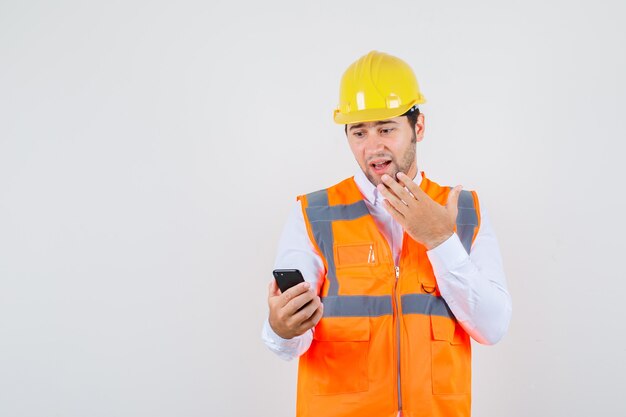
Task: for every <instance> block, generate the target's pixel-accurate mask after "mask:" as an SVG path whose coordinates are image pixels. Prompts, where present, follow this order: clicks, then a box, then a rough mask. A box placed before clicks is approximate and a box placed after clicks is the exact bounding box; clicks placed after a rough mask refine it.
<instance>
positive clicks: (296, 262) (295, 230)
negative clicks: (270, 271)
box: [261, 201, 324, 360]
mask: <svg viewBox="0 0 626 417" xmlns="http://www.w3.org/2000/svg"><path fill="white" fill-rule="evenodd" d="M283 268H285V269H294V268H295V269H299V270H300V272H302V276H303V277H304V280H305V281H307V282H309V283H310V284H311V288H315V289H316V292H317V294H319V290H320V286H321V283H322V281H321V279H320V278H321V277H322V275H323V273H324V262H323V261H322V258H321V257H320V256H319V254H318V253H317V251H316V249H315V247H314V246H313V244H312V243H311V240H310V239H309V235H308V233H307V230H306V225H305V224H304V216H303V214H302V206H301V203H300V201H297V202H296V204H295V205H294V207H293V208H292V210H291V212H290V214H289V217H288V218H287V223H286V224H285V227H284V229H283V232H282V234H281V236H280V239H279V241H278V251H277V254H276V260H275V262H274V269H283ZM261 338H262V339H263V342H264V343H265V345H266V346H267V347H268V348H269V349H270V350H271V351H272V352H274V353H276V355H278V357H280V358H282V359H285V360H291V359H293V358H296V357H298V356H300V355H302V354H303V353H304V352H306V351H307V349H308V348H309V346H311V342H312V340H313V330H312V329H311V330H308V331H307V332H305V333H304V334H302V335H300V336H296V337H294V338H292V339H283V338H282V337H280V336H279V335H277V334H276V332H274V330H273V329H272V326H270V324H269V320H268V319H266V320H265V323H264V324H263V330H262V332H261Z"/></svg>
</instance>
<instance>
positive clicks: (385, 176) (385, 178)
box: [381, 174, 391, 181]
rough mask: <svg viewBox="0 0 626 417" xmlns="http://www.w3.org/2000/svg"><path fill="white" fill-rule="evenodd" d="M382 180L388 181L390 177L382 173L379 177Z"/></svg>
mask: <svg viewBox="0 0 626 417" xmlns="http://www.w3.org/2000/svg"><path fill="white" fill-rule="evenodd" d="M381 178H382V180H383V181H389V180H390V179H391V177H390V176H389V175H387V174H383V176H382V177H381Z"/></svg>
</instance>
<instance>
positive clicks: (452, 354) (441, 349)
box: [431, 316, 471, 394]
mask: <svg viewBox="0 0 626 417" xmlns="http://www.w3.org/2000/svg"><path fill="white" fill-rule="evenodd" d="M431 328H432V341H431V361H432V383H433V394H469V393H470V390H471V351H470V343H469V336H468V335H467V333H466V332H465V330H463V328H462V327H461V325H460V324H458V323H457V322H456V320H453V319H449V318H447V317H439V316H431Z"/></svg>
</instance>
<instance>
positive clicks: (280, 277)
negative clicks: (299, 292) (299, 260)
mask: <svg viewBox="0 0 626 417" xmlns="http://www.w3.org/2000/svg"><path fill="white" fill-rule="evenodd" d="M273 274H274V279H276V283H277V284H278V288H280V291H281V292H285V291H287V290H288V289H289V288H291V287H293V286H295V285H298V284H299V283H301V282H304V277H303V276H302V273H301V272H300V271H299V270H297V269H275V270H274V272H273Z"/></svg>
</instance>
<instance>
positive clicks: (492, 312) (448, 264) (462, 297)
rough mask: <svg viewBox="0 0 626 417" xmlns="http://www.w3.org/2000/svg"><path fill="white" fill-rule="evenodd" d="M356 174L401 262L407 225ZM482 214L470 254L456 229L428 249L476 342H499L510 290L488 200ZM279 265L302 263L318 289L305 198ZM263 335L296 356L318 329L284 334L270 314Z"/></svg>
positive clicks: (442, 286)
mask: <svg viewBox="0 0 626 417" xmlns="http://www.w3.org/2000/svg"><path fill="white" fill-rule="evenodd" d="M354 180H355V182H356V184H357V186H358V188H359V190H360V191H361V193H362V194H363V196H364V200H365V204H366V205H367V208H368V210H369V212H370V214H371V215H372V217H373V218H374V221H375V223H376V225H377V226H378V228H379V229H380V231H381V232H382V233H383V235H384V236H385V238H386V239H387V241H388V242H389V246H390V247H391V249H392V253H393V256H394V261H395V263H396V265H397V264H398V260H399V257H400V251H401V249H402V237H403V234H404V231H403V229H402V226H401V225H400V224H399V223H398V222H396V221H395V219H394V218H393V217H392V216H391V214H389V212H387V210H386V209H385V208H384V206H383V200H384V198H383V196H381V195H380V193H379V192H378V190H377V189H376V187H375V186H374V185H373V184H372V183H371V182H370V181H369V180H368V179H367V177H366V176H365V174H364V173H363V172H362V171H361V170H359V171H358V172H357V174H356V175H355V176H354ZM413 181H415V182H416V184H418V185H419V184H420V183H421V181H422V176H421V174H420V172H419V170H418V172H417V175H416V177H415V178H414V180H413ZM479 198H480V196H479ZM480 219H481V221H480V228H479V229H478V234H477V235H476V239H475V240H474V243H473V245H472V250H471V251H470V255H468V254H467V252H466V251H465V248H464V247H463V245H462V243H461V241H460V239H459V237H458V235H457V234H456V233H454V234H453V235H452V236H450V237H449V238H448V239H447V240H446V241H444V242H443V243H441V244H440V245H439V246H437V247H435V248H433V249H431V250H429V251H427V252H426V253H427V255H428V259H429V260H430V263H431V264H432V267H433V272H434V273H435V278H436V280H437V285H438V286H439V291H440V292H441V296H442V297H443V298H444V300H445V301H446V303H447V304H448V306H449V307H450V310H451V311H452V313H454V316H455V317H456V319H457V320H458V322H459V323H460V324H461V326H462V327H463V328H464V329H465V331H466V332H467V333H468V334H469V335H470V336H471V337H472V338H473V339H474V340H476V341H477V342H479V343H482V344H495V343H497V342H498V341H499V340H500V339H501V338H502V337H503V336H504V334H505V333H506V331H507V329H508V327H509V321H510V319H511V311H512V308H511V296H510V295H509V293H508V290H507V286H506V278H505V275H504V271H503V269H502V258H501V255H500V249H499V247H498V242H497V240H496V236H495V234H494V232H493V229H492V227H491V223H490V221H489V217H488V215H487V211H486V210H485V208H484V204H480ZM274 268H275V269H279V268H296V269H299V270H300V271H301V272H302V275H303V276H304V279H305V280H306V281H307V282H309V283H311V288H314V289H316V290H317V294H319V290H320V288H321V286H322V283H323V273H324V263H323V261H322V258H321V257H320V256H319V254H318V253H317V252H316V250H315V248H314V246H313V244H312V243H311V241H310V239H309V236H308V234H307V231H306V225H305V223H304V217H303V214H302V208H301V205H300V201H297V203H296V204H295V206H294V207H293V209H292V210H291V213H290V215H289V218H288V219H287V223H286V225H285V228H284V230H283V233H282V235H281V237H280V240H279V243H278V253H277V255H276V261H275V263H274ZM262 339H263V341H264V342H265V344H266V345H267V347H269V348H270V350H272V351H273V352H275V353H276V354H277V355H278V356H279V357H281V358H283V359H285V360H291V359H293V358H295V357H298V356H300V355H302V354H303V353H304V352H306V351H307V349H308V348H309V346H310V345H311V341H312V340H313V331H312V329H311V330H308V331H307V332H306V333H304V334H302V335H300V336H297V337H294V338H292V339H283V338H282V337H280V336H278V335H277V334H276V333H275V332H274V331H273V330H272V328H271V326H270V325H269V321H268V320H265V324H264V325H263V331H262Z"/></svg>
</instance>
